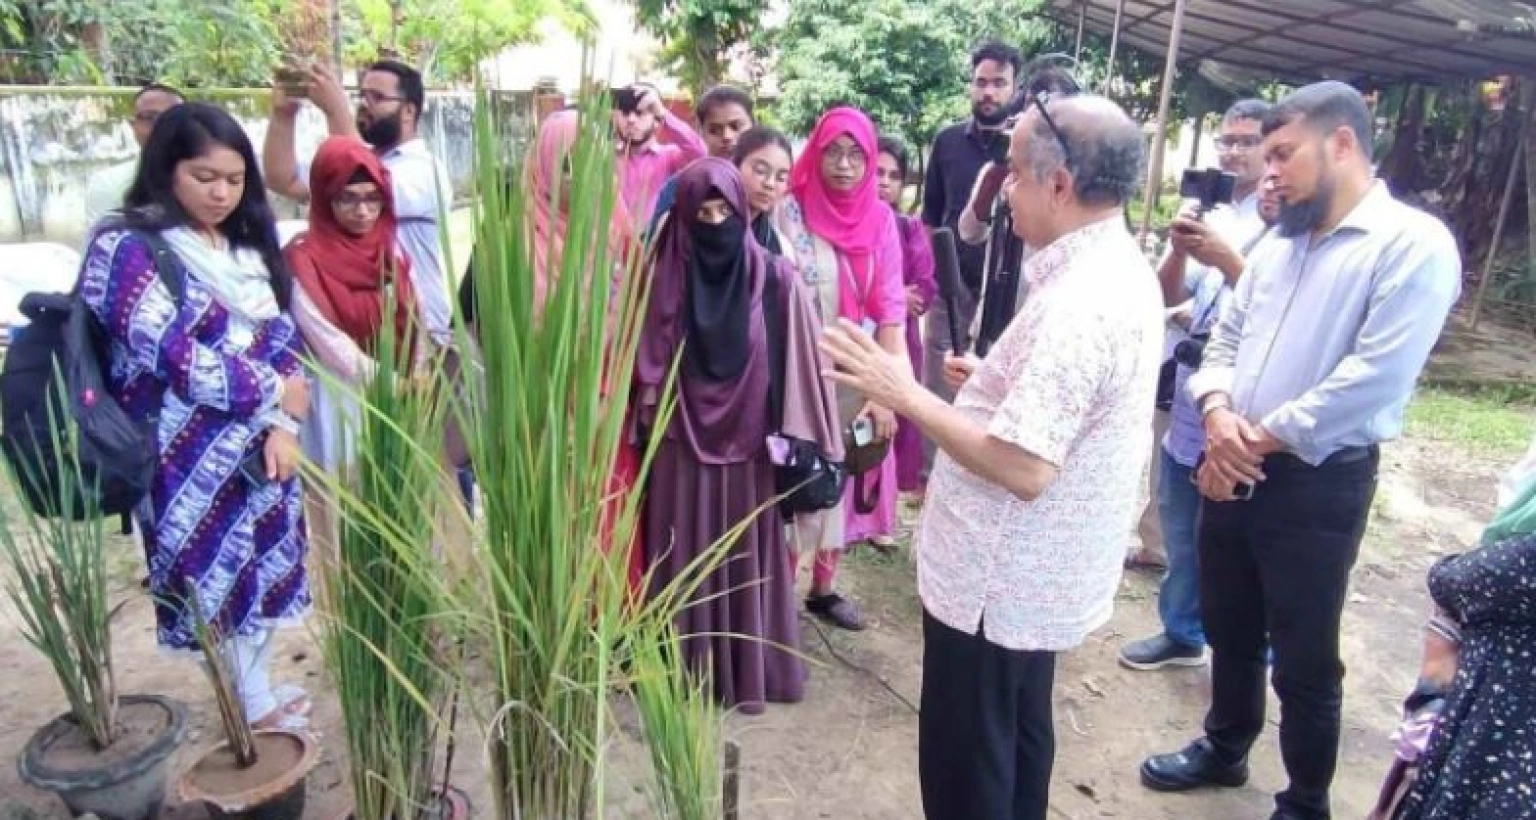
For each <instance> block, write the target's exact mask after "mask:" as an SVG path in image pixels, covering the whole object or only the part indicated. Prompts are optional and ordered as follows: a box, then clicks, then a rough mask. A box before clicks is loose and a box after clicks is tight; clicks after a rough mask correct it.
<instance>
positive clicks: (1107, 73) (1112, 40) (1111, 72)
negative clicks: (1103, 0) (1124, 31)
mask: <svg viewBox="0 0 1536 820" xmlns="http://www.w3.org/2000/svg"><path fill="white" fill-rule="evenodd" d="M1123 19H1125V0H1120V2H1119V3H1117V4H1116V5H1115V27H1114V28H1113V29H1112V30H1110V32H1109V64H1108V65H1107V66H1105V68H1104V87H1103V88H1102V89H1100V90H1099V93H1100V94H1103V95H1104V96H1106V97H1107V96H1109V86H1110V84H1111V83H1113V82H1114V81H1115V53H1116V52H1118V51H1119V50H1120V21H1121V20H1123Z"/></svg>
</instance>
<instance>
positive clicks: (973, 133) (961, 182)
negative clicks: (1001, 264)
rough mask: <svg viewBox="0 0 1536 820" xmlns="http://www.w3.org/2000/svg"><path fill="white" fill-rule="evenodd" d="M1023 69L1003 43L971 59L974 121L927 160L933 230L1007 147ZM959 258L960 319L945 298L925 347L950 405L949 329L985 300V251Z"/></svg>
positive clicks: (927, 372) (950, 217) (934, 380)
mask: <svg viewBox="0 0 1536 820" xmlns="http://www.w3.org/2000/svg"><path fill="white" fill-rule="evenodd" d="M1023 65H1024V57H1023V55H1021V54H1020V53H1019V50H1018V49H1016V48H1014V47H1013V46H1009V45H1006V44H1003V43H998V42H987V43H983V44H982V45H981V46H980V47H979V48H977V49H976V51H975V52H974V53H972V54H971V118H970V119H968V120H965V121H964V122H958V123H955V124H954V125H951V126H949V127H948V128H945V129H944V130H943V131H940V132H939V135H938V137H936V138H935V139H934V141H933V150H932V152H931V153H930V154H929V157H928V176H927V179H926V181H925V182H924V184H923V224H924V225H927V226H928V228H929V229H930V230H933V229H936V228H951V229H954V228H955V227H956V225H957V223H958V222H959V219H960V214H961V212H963V211H964V210H965V208H966V205H967V203H969V202H970V199H971V192H972V189H973V188H974V187H975V185H976V177H977V175H978V174H979V173H980V172H981V168H982V166H983V165H986V164H987V162H988V161H990V160H991V159H992V158H993V156H994V155H995V154H997V153H999V151H998V150H997V149H998V147H999V146H1002V147H1006V145H1007V143H1008V135H1007V134H1005V133H1003V131H1002V128H1003V124H1004V122H1005V121H1006V120H1007V117H1008V112H1007V106H1008V103H1009V101H1010V100H1012V99H1013V95H1014V88H1015V86H1016V84H1017V81H1018V77H1019V70H1020V69H1021V68H1022V67H1023ZM959 255H960V276H961V279H962V280H963V284H964V286H965V287H964V289H963V290H964V293H962V294H961V295H960V299H959V300H958V301H959V304H958V305H956V308H957V311H958V312H959V314H960V315H958V316H951V315H950V311H949V306H948V305H947V304H946V303H945V301H944V300H943V299H940V300H938V301H937V302H935V303H934V306H933V309H932V310H931V311H929V313H928V327H927V332H926V341H925V347H924V363H923V365H924V366H923V371H924V382H925V383H926V384H927V386H928V387H929V389H931V390H933V391H934V392H935V393H937V394H938V395H940V396H942V397H944V398H945V400H948V401H953V400H954V391H953V390H952V389H950V388H949V387H948V386H947V385H946V384H945V382H944V357H945V356H946V355H947V354H948V353H949V352H950V334H949V328H950V324H951V323H955V324H958V325H959V326H960V327H961V328H966V329H969V328H970V326H971V320H972V318H973V317H974V315H975V312H976V304H977V301H978V300H979V299H980V296H981V281H982V275H983V271H982V267H983V265H984V258H985V252H984V250H983V249H982V248H980V247H975V246H969V245H965V244H963V243H962V244H961V245H960V246H959ZM924 446H925V448H926V449H925V452H924V465H923V466H924V469H923V475H924V477H925V478H926V476H927V474H928V470H929V469H931V468H932V466H933V444H932V443H931V442H928V443H925V445H924Z"/></svg>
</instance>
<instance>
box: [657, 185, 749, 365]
mask: <svg viewBox="0 0 1536 820" xmlns="http://www.w3.org/2000/svg"><path fill="white" fill-rule="evenodd" d="M716 198H722V199H723V198H724V195H723V194H722V193H721V192H720V191H719V189H716V188H711V189H710V194H709V196H708V197H706V199H716ZM697 213H698V212H697V209H695V210H694V213H691V214H690V213H687V212H683V213H679V214H675V215H674V216H675V217H683V218H685V219H688V220H689V225H688V237H689V242H688V245H689V251H690V253H689V255H688V282H687V284H686V285H685V286H684V298H685V299H686V302H687V308H686V311H687V315H688V346H687V348H686V351H687V352H686V354H685V356H686V358H687V361H688V364H689V366H690V367H691V368H692V369H693V371H694V373H695V374H696V375H698V376H702V377H703V378H705V379H707V380H709V381H716V382H723V381H729V380H731V379H734V378H736V377H737V376H739V375H741V371H742V369H743V368H745V367H746V365H747V355H748V352H749V351H748V349H747V332H748V327H747V322H748V321H750V319H751V317H750V316H749V315H748V310H749V309H750V308H751V306H752V293H751V290H750V288H751V285H752V283H751V282H750V281H748V278H747V255H746V253H744V250H745V247H746V243H747V231H746V227H747V226H746V220H745V219H744V218H743V217H742V216H741V214H735V213H733V214H731V216H730V218H728V219H726V220H725V221H724V222H721V223H720V224H718V225H710V224H707V223H704V222H701V221H699V219H698V216H697Z"/></svg>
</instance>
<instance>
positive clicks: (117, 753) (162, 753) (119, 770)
mask: <svg viewBox="0 0 1536 820" xmlns="http://www.w3.org/2000/svg"><path fill="white" fill-rule="evenodd" d="M117 729H118V734H119V738H118V740H117V742H115V743H113V744H112V745H111V746H110V747H108V748H106V749H102V750H97V749H95V748H94V747H92V746H91V743H90V740H89V739H88V738H87V737H86V736H85V733H84V732H83V731H81V730H80V727H79V725H77V724H76V723H75V721H74V719H73V718H72V717H71V716H70V715H67V714H65V715H60V716H59V717H57V718H54V719H53V721H52V722H50V723H49V724H48V725H47V726H44V727H43V728H41V729H39V730H38V731H37V733H36V734H34V735H32V739H31V740H29V741H27V746H26V748H25V749H24V750H23V751H22V754H21V760H20V762H19V763H18V766H17V768H18V770H19V772H20V774H21V779H22V780H24V781H26V782H27V783H28V784H29V785H32V786H36V787H37V788H39V789H47V790H48V791H52V792H54V793H56V794H57V795H58V796H59V799H61V800H63V801H64V805H65V806H67V807H68V808H69V810H70V813H72V814H74V815H76V816H79V815H82V814H94V815H96V816H97V817H99V818H101V820H145V818H149V817H153V816H155V815H156V814H158V813H159V812H160V806H161V804H162V803H164V802H165V781H166V774H167V769H168V767H169V766H170V761H171V755H172V754H174V753H175V751H176V749H177V747H178V746H180V745H181V742H182V741H183V740H185V739H186V736H187V709H186V707H185V706H183V705H182V704H180V703H178V702H176V701H174V700H171V699H170V698H166V697H161V696H159V695H124V696H123V697H120V698H118V701H117Z"/></svg>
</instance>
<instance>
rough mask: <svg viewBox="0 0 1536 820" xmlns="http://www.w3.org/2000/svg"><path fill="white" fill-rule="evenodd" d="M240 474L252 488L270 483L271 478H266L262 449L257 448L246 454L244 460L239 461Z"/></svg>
mask: <svg viewBox="0 0 1536 820" xmlns="http://www.w3.org/2000/svg"><path fill="white" fill-rule="evenodd" d="M240 475H241V476H243V477H244V478H245V481H246V483H247V484H250V485H251V487H253V488H256V487H265V486H267V485H268V484H271V483H272V479H270V478H267V454H266V451H265V450H264V449H258V450H257V451H256V452H254V453H251V454H250V455H248V456H246V457H245V458H244V460H242V461H241V462H240Z"/></svg>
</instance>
